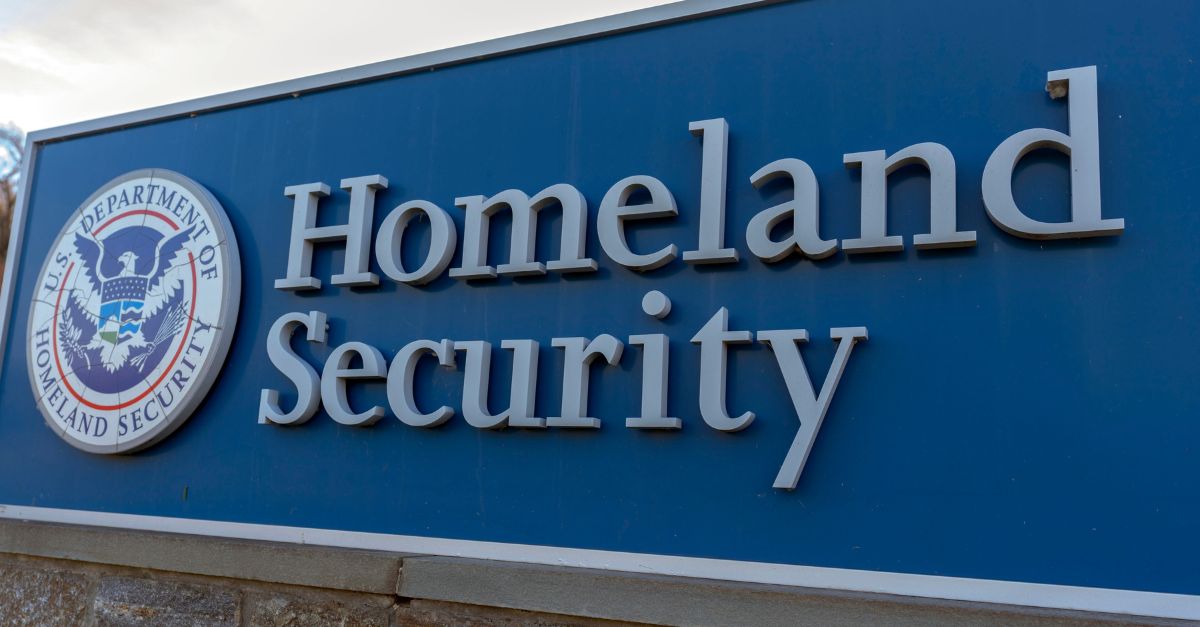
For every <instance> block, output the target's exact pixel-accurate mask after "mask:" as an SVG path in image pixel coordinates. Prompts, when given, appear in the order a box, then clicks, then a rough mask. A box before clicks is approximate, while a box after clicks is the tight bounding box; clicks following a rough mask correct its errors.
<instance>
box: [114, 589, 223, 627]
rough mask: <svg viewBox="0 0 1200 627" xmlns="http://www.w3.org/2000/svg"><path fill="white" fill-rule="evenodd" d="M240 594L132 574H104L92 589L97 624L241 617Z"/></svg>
mask: <svg viewBox="0 0 1200 627" xmlns="http://www.w3.org/2000/svg"><path fill="white" fill-rule="evenodd" d="M240 611H241V594H240V593H239V592H238V591H237V590H235V589H231V588H223V587H220V586H211V585H200V584H191V583H182V582H177V581H164V580H156V579H142V578H136V577H105V578H103V579H101V580H100V586H99V589H98V590H97V591H96V603H95V615H96V622H97V624H98V625H102V626H103V625H114V626H116V625H156V626H159V625H161V626H164V627H165V626H180V627H183V626H192V625H195V626H197V627H198V626H201V625H205V626H207V625H229V626H230V627H234V626H236V625H238V624H239V622H240V620H241V612H240Z"/></svg>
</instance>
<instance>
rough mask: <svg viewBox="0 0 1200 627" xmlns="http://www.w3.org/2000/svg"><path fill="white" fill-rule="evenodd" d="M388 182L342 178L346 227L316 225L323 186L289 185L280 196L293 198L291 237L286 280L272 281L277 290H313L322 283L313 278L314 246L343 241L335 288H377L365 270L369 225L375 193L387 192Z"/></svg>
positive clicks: (375, 280) (325, 188)
mask: <svg viewBox="0 0 1200 627" xmlns="http://www.w3.org/2000/svg"><path fill="white" fill-rule="evenodd" d="M387 185H388V182H387V179H386V178H384V177H382V176H380V175H378V174H372V175H370V176H360V177H357V178H350V179H342V184H341V187H342V189H344V190H346V191H348V192H350V218H349V222H348V223H346V224H336V225H331V226H321V227H318V226H317V202H318V200H319V199H320V198H321V197H322V196H328V195H329V186H328V185H326V184H324V183H305V184H303V185H291V186H288V187H285V188H284V189H283V195H284V196H287V197H288V198H294V199H295V203H294V205H293V208H292V236H291V243H290V244H289V246H288V266H287V277H286V278H283V279H276V280H275V289H278V290H315V289H320V288H321V280H320V279H317V278H316V277H313V276H312V254H313V244H315V243H318V242H332V241H338V240H345V242H346V257H345V269H344V270H343V272H342V274H335V275H333V277H331V282H332V283H333V284H334V285H346V286H363V285H379V275H377V274H375V273H373V272H370V271H369V269H368V257H369V255H370V253H371V248H370V247H371V242H370V237H371V225H372V223H373V221H374V214H375V190H377V189H386V188H387Z"/></svg>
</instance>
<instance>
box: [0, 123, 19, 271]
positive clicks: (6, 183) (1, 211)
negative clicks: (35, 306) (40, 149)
mask: <svg viewBox="0 0 1200 627" xmlns="http://www.w3.org/2000/svg"><path fill="white" fill-rule="evenodd" d="M24 147H25V134H24V133H22V132H21V129H19V128H17V127H16V126H14V125H12V124H8V125H0V280H3V276H4V265H5V262H6V260H7V259H8V237H9V234H10V233H11V232H12V216H13V211H14V210H15V209H16V204H17V185H19V184H20V183H21V181H20V180H19V179H20V173H21V157H22V154H21V153H22V152H23V150H24Z"/></svg>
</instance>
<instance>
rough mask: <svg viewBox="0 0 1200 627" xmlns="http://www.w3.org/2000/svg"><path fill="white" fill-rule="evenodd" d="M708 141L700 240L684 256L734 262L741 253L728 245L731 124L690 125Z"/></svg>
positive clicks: (703, 164)
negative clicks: (726, 196) (726, 205)
mask: <svg viewBox="0 0 1200 627" xmlns="http://www.w3.org/2000/svg"><path fill="white" fill-rule="evenodd" d="M688 130H690V131H691V132H692V135H695V136H696V137H699V138H701V141H703V142H704V147H703V152H702V153H701V156H700V159H701V166H700V241H699V246H698V247H697V249H696V250H689V251H685V252H684V253H683V260H684V261H686V262H688V263H731V262H735V261H737V260H738V253H737V250H735V249H733V248H724V245H725V179H726V177H727V176H728V173H729V123H727V122H726V121H725V118H716V119H713V120H701V121H699V122H692V123H691V124H689V125H688Z"/></svg>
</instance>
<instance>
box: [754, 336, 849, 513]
mask: <svg viewBox="0 0 1200 627" xmlns="http://www.w3.org/2000/svg"><path fill="white" fill-rule="evenodd" d="M829 337H831V338H833V339H834V340H837V341H838V347H837V352H836V353H834V355H833V363H832V364H831V365H830V366H829V372H828V373H827V374H826V375H825V383H823V384H822V385H821V393H820V395H818V394H817V393H816V392H815V391H814V390H813V386H812V379H810V378H809V376H808V369H807V368H805V367H804V359H802V358H801V357H800V347H799V346H798V344H799V343H802V342H807V341H808V331H806V330H804V329H785V330H777V331H759V332H758V341H760V342H762V343H764V344H766V345H767V346H770V347H771V350H772V352H774V353H775V360H776V361H777V362H778V363H779V371H780V373H781V374H783V380H784V382H785V383H786V384H787V389H788V394H789V395H791V397H792V406H793V407H794V408H795V409H796V417H797V418H799V419H800V428H799V430H797V431H796V437H795V439H794V440H792V446H791V448H789V449H788V452H787V456H786V457H784V459H783V465H782V466H781V467H780V468H779V474H778V475H776V477H775V483H774V487H776V488H783V489H785V490H792V489H795V487H796V482H798V481H799V480H800V473H801V472H802V471H803V470H804V464H805V463H806V462H807V461H808V454H809V453H810V452H811V451H812V446H813V442H814V441H815V440H816V439H817V431H818V430H819V429H820V428H821V422H822V421H824V420H825V414H826V413H827V412H828V411H829V403H830V401H832V400H833V393H834V392H836V391H837V386H838V382H839V381H841V379H842V373H843V372H844V371H845V370H846V362H847V361H849V359H850V351H851V349H853V348H854V344H855V343H856V342H858V341H859V340H866V339H867V328H866V327H847V328H834V329H830V330H829Z"/></svg>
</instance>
